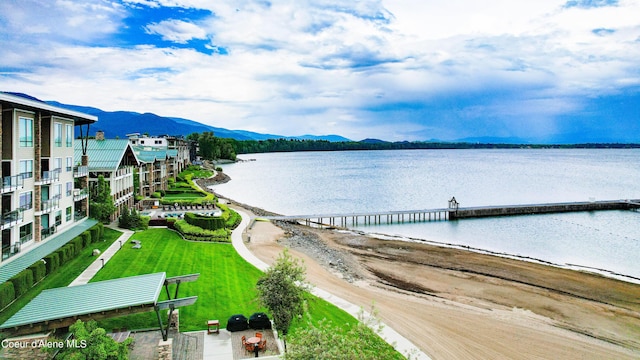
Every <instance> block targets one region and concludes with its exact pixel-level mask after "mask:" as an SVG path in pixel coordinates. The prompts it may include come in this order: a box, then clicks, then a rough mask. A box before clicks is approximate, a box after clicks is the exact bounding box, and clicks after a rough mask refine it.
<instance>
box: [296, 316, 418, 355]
mask: <svg viewBox="0 0 640 360" xmlns="http://www.w3.org/2000/svg"><path fill="white" fill-rule="evenodd" d="M371 314H372V315H371V316H365V313H364V311H362V310H360V312H359V313H358V321H357V322H355V324H354V325H353V326H349V324H340V325H336V324H333V323H331V321H327V320H326V319H323V320H321V321H319V322H318V323H317V324H314V323H313V322H312V321H311V316H310V315H309V314H308V313H307V314H306V318H307V325H306V326H305V327H304V328H301V329H296V332H295V333H294V334H292V335H291V337H290V339H289V350H288V352H287V354H286V356H285V359H286V360H306V359H316V360H325V359H326V360H329V359H345V360H349V359H353V360H356V359H357V360H360V359H365V360H377V359H404V358H405V357H404V356H402V355H401V354H400V353H399V352H397V351H396V350H395V349H394V348H393V347H392V346H391V345H389V344H387V343H386V342H385V341H384V340H383V339H382V338H380V336H379V335H378V334H379V333H380V332H381V331H382V325H381V324H380V320H379V319H378V317H377V313H376V312H375V310H373V309H372V311H371ZM412 355H413V354H406V358H407V359H411V358H412Z"/></svg>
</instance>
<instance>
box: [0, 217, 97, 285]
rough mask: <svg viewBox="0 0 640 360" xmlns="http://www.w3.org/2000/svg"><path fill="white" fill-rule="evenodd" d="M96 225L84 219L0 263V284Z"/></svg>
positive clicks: (94, 222)
mask: <svg viewBox="0 0 640 360" xmlns="http://www.w3.org/2000/svg"><path fill="white" fill-rule="evenodd" d="M97 223H98V221H97V220H94V219H85V220H84V221H80V222H77V223H75V224H74V225H73V227H72V228H70V229H69V230H66V231H64V232H60V233H58V234H56V235H55V236H53V237H50V238H48V239H46V240H44V241H42V243H41V245H38V246H37V247H35V248H33V249H31V250H29V251H26V252H24V253H22V254H21V255H16V257H14V258H12V259H10V260H9V261H6V262H2V263H0V284H2V283H3V282H5V281H7V280H9V279H11V278H12V277H13V276H14V275H16V274H17V273H19V272H20V271H22V270H24V269H26V268H28V267H29V266H31V265H33V263H35V262H36V261H38V260H40V259H42V258H43V257H45V256H47V255H49V254H51V253H52V252H54V251H56V250H58V249H59V248H60V247H62V246H63V245H65V244H66V243H68V242H69V241H71V239H73V238H75V237H76V236H78V235H80V234H82V233H83V232H85V231H86V230H87V229H90V228H91V227H93V225H95V224H97Z"/></svg>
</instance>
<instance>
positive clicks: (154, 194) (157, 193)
mask: <svg viewBox="0 0 640 360" xmlns="http://www.w3.org/2000/svg"><path fill="white" fill-rule="evenodd" d="M151 197H152V198H156V199H160V198H161V197H162V195H160V192H159V191H156V192H154V193H153V194H151Z"/></svg>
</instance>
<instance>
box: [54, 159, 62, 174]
mask: <svg viewBox="0 0 640 360" xmlns="http://www.w3.org/2000/svg"><path fill="white" fill-rule="evenodd" d="M56 169H60V171H62V158H58V157H57V158H54V159H53V170H56Z"/></svg>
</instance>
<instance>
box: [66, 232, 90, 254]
mask: <svg viewBox="0 0 640 360" xmlns="http://www.w3.org/2000/svg"><path fill="white" fill-rule="evenodd" d="M85 232H86V231H85ZM83 234H84V233H82V234H80V236H76V237H74V238H73V239H72V240H71V241H70V242H69V244H73V250H74V255H78V254H79V253H80V250H82V249H83V248H84V246H83V242H84V237H83V236H82V235H83Z"/></svg>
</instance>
